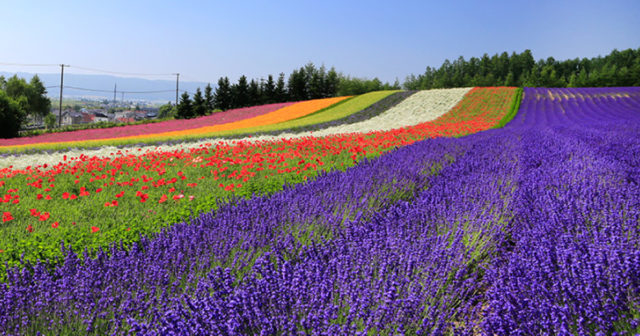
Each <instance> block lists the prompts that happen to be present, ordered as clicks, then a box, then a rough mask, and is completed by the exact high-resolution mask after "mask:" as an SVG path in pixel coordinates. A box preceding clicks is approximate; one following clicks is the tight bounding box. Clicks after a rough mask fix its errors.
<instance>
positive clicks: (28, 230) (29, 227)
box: [27, 224, 33, 232]
mask: <svg viewBox="0 0 640 336" xmlns="http://www.w3.org/2000/svg"><path fill="white" fill-rule="evenodd" d="M27 232H33V226H31V224H29V226H27Z"/></svg>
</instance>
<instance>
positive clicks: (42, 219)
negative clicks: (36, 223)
mask: <svg viewBox="0 0 640 336" xmlns="http://www.w3.org/2000/svg"><path fill="white" fill-rule="evenodd" d="M49 217H50V215H49V213H48V212H45V213H43V214H41V215H40V221H41V222H44V221H46V220H47V219H49Z"/></svg>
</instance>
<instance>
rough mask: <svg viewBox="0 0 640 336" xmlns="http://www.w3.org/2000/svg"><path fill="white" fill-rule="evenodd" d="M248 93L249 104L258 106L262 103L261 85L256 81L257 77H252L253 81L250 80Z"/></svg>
mask: <svg viewBox="0 0 640 336" xmlns="http://www.w3.org/2000/svg"><path fill="white" fill-rule="evenodd" d="M247 94H248V96H249V99H248V101H249V103H248V106H256V105H259V104H260V102H261V100H262V99H261V96H262V94H261V92H260V85H258V82H256V80H255V79H252V80H251V82H249V88H248V90H247Z"/></svg>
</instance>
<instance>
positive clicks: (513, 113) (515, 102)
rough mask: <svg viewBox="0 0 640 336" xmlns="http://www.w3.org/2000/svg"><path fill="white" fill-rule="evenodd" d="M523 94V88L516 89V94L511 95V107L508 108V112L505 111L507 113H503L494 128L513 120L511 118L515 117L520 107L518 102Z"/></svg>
mask: <svg viewBox="0 0 640 336" xmlns="http://www.w3.org/2000/svg"><path fill="white" fill-rule="evenodd" d="M523 94H524V89H523V88H517V89H516V94H515V95H514V97H513V101H512V103H511V107H510V108H509V112H507V115H505V116H504V118H502V119H501V120H500V121H499V122H498V124H497V125H496V126H495V128H502V127H504V126H505V125H506V124H508V123H509V122H510V121H511V120H513V118H515V116H516V114H517V113H518V110H519V109H520V103H522V96H523Z"/></svg>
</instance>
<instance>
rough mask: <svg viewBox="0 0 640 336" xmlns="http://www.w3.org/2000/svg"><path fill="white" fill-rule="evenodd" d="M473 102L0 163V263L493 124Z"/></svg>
mask: <svg viewBox="0 0 640 336" xmlns="http://www.w3.org/2000/svg"><path fill="white" fill-rule="evenodd" d="M470 97H471V96H470ZM465 99H468V98H465ZM461 103H462V102H461ZM464 106H465V108H457V109H453V110H451V111H450V112H449V113H445V115H443V116H441V117H440V118H439V119H436V120H435V121H433V122H426V123H422V124H419V125H415V126H412V127H406V128H400V129H396V130H392V131H388V132H369V133H351V134H338V135H332V136H327V137H322V138H316V137H306V138H298V139H285V140H277V141H257V142H251V143H249V142H237V143H235V144H234V143H227V144H224V143H218V144H203V145H202V146H200V147H198V148H189V149H179V150H174V151H162V150H157V151H148V152H142V153H140V154H138V153H139V152H138V151H135V150H132V151H129V152H127V151H126V150H125V151H121V152H117V153H114V154H115V155H113V156H107V157H103V156H100V157H97V156H93V157H90V156H85V155H80V156H79V157H66V158H64V159H65V160H64V161H63V162H58V163H55V164H52V165H51V166H49V165H41V166H33V167H27V168H24V169H18V170H12V169H3V170H0V183H1V184H2V189H0V190H3V191H5V198H6V199H7V200H8V201H9V202H2V203H0V210H3V211H5V209H6V211H10V212H11V215H12V216H13V217H14V219H13V220H11V221H9V222H7V223H9V225H5V226H2V227H0V235H1V236H2V237H5V238H4V240H0V243H1V244H3V245H0V249H2V250H4V251H5V252H3V253H0V269H3V268H4V266H5V262H8V263H9V265H16V264H18V263H19V262H20V260H30V261H35V260H38V259H48V260H52V259H54V258H58V257H60V256H61V254H60V253H61V251H60V249H59V243H60V241H64V242H65V243H66V244H69V243H73V244H74V245H75V246H77V245H78V244H81V245H82V247H83V248H85V247H86V248H88V249H89V250H90V251H93V250H95V249H98V248H100V247H105V246H107V245H108V244H109V243H111V242H113V241H123V243H125V244H129V243H132V242H135V241H137V240H138V239H139V237H140V235H141V234H142V235H147V234H151V233H154V232H157V231H159V230H160V229H161V228H163V227H166V226H170V225H172V224H174V223H176V222H179V221H182V220H184V219H185V218H188V217H189V216H190V215H191V214H194V213H195V214H199V213H203V212H207V211H209V210H211V209H215V208H218V207H219V205H220V204H223V203H225V202H228V200H229V199H231V198H233V197H251V196H252V195H255V194H270V193H273V192H275V191H278V190H281V189H282V187H283V185H284V184H295V183H300V182H304V181H305V180H307V179H313V178H314V177H315V176H317V175H318V174H319V173H320V172H322V171H330V170H335V169H345V168H347V167H350V166H353V165H355V164H357V162H358V161H360V160H361V159H362V158H364V157H369V158H371V157H375V156H378V155H380V154H382V153H384V152H387V151H390V150H392V149H394V148H397V147H402V146H405V145H408V144H411V143H413V142H416V141H419V140H422V139H428V138H434V137H438V136H442V135H449V136H450V135H457V134H468V133H470V132H478V131H481V130H486V129H489V128H491V127H492V126H493V124H492V123H491V122H490V121H487V120H484V119H483V118H484V117H485V114H486V113H485V112H486V111H485V112H483V110H482V109H480V110H478V109H475V110H469V109H467V108H466V107H469V106H474V105H473V104H464ZM494 113H495V112H494ZM502 113H503V114H506V113H507V108H504V109H503V110H502ZM494 119H495V120H499V119H500V118H499V117H496V118H494ZM445 133H446V134H445ZM8 190H12V191H13V192H8ZM123 192H124V193H123ZM65 193H66V194H65ZM65 195H67V197H65ZM16 197H18V198H19V199H17V201H18V203H17V204H14V203H13V202H15V201H16ZM74 197H75V198H74ZM31 209H34V211H35V212H39V213H42V212H43V211H44V212H48V213H49V214H50V218H48V219H47V220H39V218H37V217H35V216H34V215H33V214H32V213H31ZM62 209H64V211H62ZM55 221H57V222H58V223H60V225H59V226H58V227H57V228H52V227H51V226H50V225H49V222H55ZM93 227H96V228H99V231H94V229H93ZM26 228H29V230H27V229H26Z"/></svg>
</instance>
